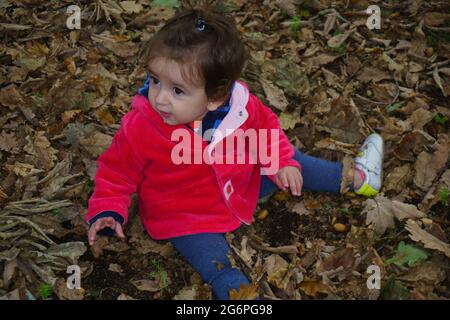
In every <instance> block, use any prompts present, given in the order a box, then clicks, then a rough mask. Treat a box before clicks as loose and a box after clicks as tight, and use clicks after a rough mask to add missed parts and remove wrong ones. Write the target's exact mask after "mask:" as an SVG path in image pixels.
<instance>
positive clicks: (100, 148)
mask: <svg viewBox="0 0 450 320" xmlns="http://www.w3.org/2000/svg"><path fill="white" fill-rule="evenodd" d="M111 142H112V137H111V136H109V135H107V134H104V133H101V132H95V133H94V134H93V135H92V136H90V137H87V138H81V139H80V143H81V145H82V146H83V147H84V148H86V150H87V151H88V152H89V153H90V154H91V156H92V157H94V158H97V157H98V156H100V155H101V154H102V153H103V152H104V151H105V150H106V149H107V148H108V147H109V146H110V145H111Z"/></svg>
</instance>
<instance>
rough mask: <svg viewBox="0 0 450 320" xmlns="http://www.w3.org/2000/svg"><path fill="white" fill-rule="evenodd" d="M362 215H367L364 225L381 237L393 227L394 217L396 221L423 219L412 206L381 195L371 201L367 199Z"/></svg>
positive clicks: (419, 212) (421, 214) (422, 214)
mask: <svg viewBox="0 0 450 320" xmlns="http://www.w3.org/2000/svg"><path fill="white" fill-rule="evenodd" d="M364 204H365V207H364V209H363V211H362V214H367V216H366V225H369V226H370V228H372V229H374V230H375V232H376V233H377V234H378V235H382V234H383V233H384V232H385V231H386V229H388V228H389V229H391V228H394V227H395V222H394V217H395V218H396V219H397V220H400V221H402V220H404V219H407V218H413V219H418V218H423V217H424V216H425V214H424V213H423V212H421V211H419V210H418V209H417V208H416V207H415V206H414V205H412V204H406V203H402V202H400V201H396V200H390V199H388V198H386V197H384V196H382V195H379V196H377V197H375V198H373V199H367V200H366V201H365V202H364Z"/></svg>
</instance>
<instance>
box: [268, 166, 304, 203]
mask: <svg viewBox="0 0 450 320" xmlns="http://www.w3.org/2000/svg"><path fill="white" fill-rule="evenodd" d="M275 183H276V184H277V186H278V187H279V188H280V189H281V190H283V191H285V190H286V188H290V189H291V193H292V194H293V195H294V196H300V195H301V194H302V187H303V177H302V174H301V173H300V170H298V169H297V168H296V167H284V168H281V169H280V170H278V172H277V174H276V175H275Z"/></svg>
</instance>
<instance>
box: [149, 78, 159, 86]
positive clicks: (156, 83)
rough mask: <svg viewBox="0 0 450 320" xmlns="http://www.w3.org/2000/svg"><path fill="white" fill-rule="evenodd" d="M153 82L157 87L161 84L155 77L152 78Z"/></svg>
mask: <svg viewBox="0 0 450 320" xmlns="http://www.w3.org/2000/svg"><path fill="white" fill-rule="evenodd" d="M151 81H152V82H153V83H154V84H155V85H158V84H159V80H158V79H156V78H155V77H152V78H151Z"/></svg>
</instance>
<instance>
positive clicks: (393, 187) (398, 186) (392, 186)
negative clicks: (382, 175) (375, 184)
mask: <svg viewBox="0 0 450 320" xmlns="http://www.w3.org/2000/svg"><path fill="white" fill-rule="evenodd" d="M411 171H412V168H411V165H409V164H405V165H402V166H400V167H395V168H394V169H393V170H392V171H391V172H390V173H389V174H388V175H387V177H386V179H385V181H384V187H383V189H384V190H385V191H386V192H387V191H396V192H398V193H400V192H401V191H403V190H405V188H406V186H407V184H408V183H410V182H411V181H412V174H411Z"/></svg>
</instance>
